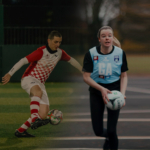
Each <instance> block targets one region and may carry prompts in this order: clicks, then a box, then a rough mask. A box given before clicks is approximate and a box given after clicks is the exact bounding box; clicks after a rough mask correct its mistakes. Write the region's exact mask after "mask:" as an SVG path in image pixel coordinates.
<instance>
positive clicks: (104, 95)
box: [101, 88, 112, 104]
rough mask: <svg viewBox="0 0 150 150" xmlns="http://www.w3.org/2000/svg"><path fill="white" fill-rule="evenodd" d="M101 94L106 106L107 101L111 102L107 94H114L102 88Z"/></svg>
mask: <svg viewBox="0 0 150 150" xmlns="http://www.w3.org/2000/svg"><path fill="white" fill-rule="evenodd" d="M101 93H102V98H103V101H104V104H107V101H109V98H108V96H107V94H108V93H112V92H111V91H110V90H108V89H106V88H102V90H101ZM106 99H107V100H106Z"/></svg>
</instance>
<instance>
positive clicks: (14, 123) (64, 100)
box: [0, 83, 76, 150]
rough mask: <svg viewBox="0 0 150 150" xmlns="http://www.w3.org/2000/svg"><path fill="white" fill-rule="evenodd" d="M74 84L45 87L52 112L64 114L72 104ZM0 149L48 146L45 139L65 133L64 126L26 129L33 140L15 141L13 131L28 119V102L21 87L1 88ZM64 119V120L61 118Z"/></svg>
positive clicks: (16, 139)
mask: <svg viewBox="0 0 150 150" xmlns="http://www.w3.org/2000/svg"><path fill="white" fill-rule="evenodd" d="M75 85H76V83H74V84H72V83H47V84H46V88H47V93H48V95H49V97H50V103H51V107H50V108H51V109H53V108H57V109H59V110H61V111H62V112H63V113H64V114H65V112H67V108H68V107H69V106H70V105H73V103H75V101H73V100H71V97H72V94H73V93H74V91H75V90H76V88H75ZM0 95H1V96H0V149H1V150H9V149H10V150H31V149H35V148H40V147H42V145H45V144H47V143H48V140H47V137H49V139H50V138H51V137H55V134H56V133H58V132H59V133H61V132H63V131H67V128H66V127H64V126H63V123H61V124H59V125H57V126H53V125H50V124H48V125H46V126H43V127H41V128H38V129H37V130H31V129H29V130H28V132H29V133H31V134H34V135H35V136H36V138H30V139H29V138H16V137H15V135H14V131H15V129H17V128H19V127H20V126H21V125H22V124H23V123H24V122H25V121H26V120H27V119H28V118H29V116H30V108H29V105H30V98H29V96H28V95H27V93H26V92H25V91H24V90H22V89H21V87H20V83H9V84H7V85H5V86H2V85H1V86H0ZM64 117H65V116H64Z"/></svg>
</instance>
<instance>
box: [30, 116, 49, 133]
mask: <svg viewBox="0 0 150 150" xmlns="http://www.w3.org/2000/svg"><path fill="white" fill-rule="evenodd" d="M49 122H50V119H44V120H42V119H40V118H37V119H35V121H34V122H32V123H31V129H33V130H34V129H37V128H38V127H41V126H43V125H46V124H48V123H49Z"/></svg>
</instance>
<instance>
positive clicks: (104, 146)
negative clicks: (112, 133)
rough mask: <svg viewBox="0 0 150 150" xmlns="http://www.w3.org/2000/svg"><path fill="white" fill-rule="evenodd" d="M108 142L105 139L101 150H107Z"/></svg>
mask: <svg viewBox="0 0 150 150" xmlns="http://www.w3.org/2000/svg"><path fill="white" fill-rule="evenodd" d="M109 149H110V148H109V140H108V139H106V140H105V142H104V145H103V150H109Z"/></svg>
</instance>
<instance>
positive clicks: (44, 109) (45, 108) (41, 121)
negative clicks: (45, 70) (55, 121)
mask: <svg viewBox="0 0 150 150" xmlns="http://www.w3.org/2000/svg"><path fill="white" fill-rule="evenodd" d="M41 89H42V93H43V94H42V97H41V101H40V108H39V112H38V115H39V116H40V117H38V118H36V119H35V121H33V122H32V123H31V128H32V129H37V128H38V127H40V126H43V125H46V124H48V123H49V122H50V119H49V118H47V115H48V112H49V99H48V96H47V92H46V89H45V86H41Z"/></svg>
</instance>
